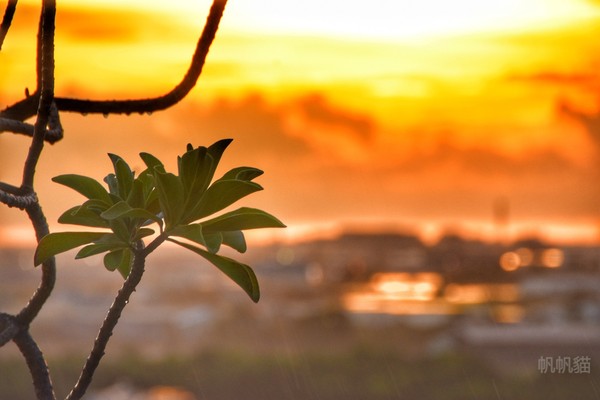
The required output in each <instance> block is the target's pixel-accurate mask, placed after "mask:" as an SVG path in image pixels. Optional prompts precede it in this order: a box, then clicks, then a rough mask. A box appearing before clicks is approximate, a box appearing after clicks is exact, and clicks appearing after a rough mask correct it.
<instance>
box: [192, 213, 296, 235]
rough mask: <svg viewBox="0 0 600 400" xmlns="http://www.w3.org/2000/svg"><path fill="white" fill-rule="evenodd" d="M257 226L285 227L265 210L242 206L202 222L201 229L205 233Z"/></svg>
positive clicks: (254, 227) (239, 229)
mask: <svg viewBox="0 0 600 400" xmlns="http://www.w3.org/2000/svg"><path fill="white" fill-rule="evenodd" d="M258 228H285V225H284V224H283V223H282V222H281V221H280V220H278V219H277V218H275V217H274V216H272V215H271V214H269V213H267V212H265V211H262V210H258V209H256V208H248V207H242V208H239V209H237V210H235V211H231V212H228V213H225V214H223V215H220V216H218V217H216V218H213V219H210V220H208V221H204V222H202V229H203V232H204V233H205V234H206V233H211V232H221V231H243V230H246V229H258Z"/></svg>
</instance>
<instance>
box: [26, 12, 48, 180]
mask: <svg viewBox="0 0 600 400" xmlns="http://www.w3.org/2000/svg"><path fill="white" fill-rule="evenodd" d="M55 22H56V2H55V0H44V2H43V6H42V15H41V18H40V31H41V32H39V33H38V54H39V55H41V60H40V62H39V63H40V64H41V77H40V78H39V81H40V84H41V86H40V88H41V93H40V101H39V105H38V110H37V120H36V121H35V125H34V130H33V139H32V140H31V146H30V147H29V153H28V154H27V159H26V160H25V167H24V168H23V183H22V185H21V187H23V188H24V189H26V188H30V189H31V191H33V178H34V175H35V168H36V166H37V163H38V160H39V158H40V154H41V152H42V149H43V148H44V136H45V134H46V127H47V126H48V121H49V119H50V113H51V109H52V102H53V101H54V30H55ZM40 48H41V50H39V49H40ZM39 73H40V71H38V74H39Z"/></svg>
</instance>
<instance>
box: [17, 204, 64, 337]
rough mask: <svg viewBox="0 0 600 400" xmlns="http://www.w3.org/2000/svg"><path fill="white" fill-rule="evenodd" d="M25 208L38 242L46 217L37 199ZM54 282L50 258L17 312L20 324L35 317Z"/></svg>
mask: <svg viewBox="0 0 600 400" xmlns="http://www.w3.org/2000/svg"><path fill="white" fill-rule="evenodd" d="M25 210H26V211H27V215H28V216H29V219H30V220H31V224H32V225H33V228H34V230H35V236H36V239H37V241H38V242H39V241H40V239H41V238H43V237H44V236H46V235H47V234H48V233H49V229H48V222H47V221H46V217H45V216H44V213H43V211H42V208H41V207H40V204H39V203H38V202H37V201H36V202H35V203H33V204H31V205H30V206H28V207H27V208H26V209H25ZM55 283H56V261H55V259H54V258H50V259H48V260H46V261H45V262H44V263H43V264H42V280H41V281H40V285H39V286H38V288H37V290H36V291H35V293H34V294H33V296H31V299H30V300H29V302H28V303H27V305H26V306H25V307H24V308H23V309H22V310H21V311H20V312H19V314H17V317H16V318H17V320H18V321H19V323H20V324H23V325H27V326H28V325H29V324H30V323H31V322H32V321H33V320H34V319H35V317H36V316H37V315H38V313H39V312H40V310H41V309H42V307H43V306H44V304H45V303H46V300H48V297H50V294H52V290H53V289H54V284H55Z"/></svg>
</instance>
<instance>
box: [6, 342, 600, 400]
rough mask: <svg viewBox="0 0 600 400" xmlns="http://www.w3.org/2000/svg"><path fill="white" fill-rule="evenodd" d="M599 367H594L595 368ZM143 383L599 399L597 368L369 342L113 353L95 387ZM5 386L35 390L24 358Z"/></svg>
mask: <svg viewBox="0 0 600 400" xmlns="http://www.w3.org/2000/svg"><path fill="white" fill-rule="evenodd" d="M49 363H50V367H51V368H52V370H53V371H54V383H55V387H56V391H57V395H59V397H60V396H62V395H64V394H66V392H67V390H69V383H70V382H72V381H73V379H74V378H75V377H76V374H77V373H78V369H79V368H80V364H81V360H80V359H78V358H75V357H64V358H54V359H50V361H49ZM592 372H593V371H592ZM123 379H126V383H128V384H131V385H133V386H135V387H138V388H140V389H148V388H151V387H153V386H157V385H161V386H162V385H168V386H175V387H179V388H183V389H186V390H188V391H190V392H192V393H194V394H195V395H196V396H197V398H198V399H219V400H228V399H232V400H233V399H236V400H237V399H240V398H244V399H246V400H253V399H256V400H269V399H277V400H280V399H320V400H334V399H335V400H338V399H349V400H353V399H356V400H358V399H371V400H384V399H385V400H387V399H444V400H453V399H456V400H465V399H511V400H518V399H523V400H535V399H540V400H542V399H544V400H546V399H561V400H562V399H567V398H577V399H580V400H585V399H598V393H599V391H600V378H599V377H598V376H597V375H593V374H581V375H574V374H571V375H560V374H546V375H543V374H541V373H538V372H537V371H534V373H532V374H529V375H521V376H517V375H507V374H499V373H498V372H497V371H492V370H490V369H489V368H488V367H486V366H484V365H483V364H481V363H480V362H479V361H476V360H474V359H472V358H470V357H468V356H465V355H458V354H447V355H443V356H436V357H431V358H413V357H407V356H405V355H402V354H400V353H399V352H395V351H390V350H389V349H388V350H387V351H386V350H384V349H380V348H375V347H372V346H366V345H356V346H355V347H353V348H351V349H349V350H348V351H337V352H307V353H302V354H298V353H296V354H291V353H288V354H285V352H283V353H282V352H277V353H274V352H268V353H257V352H254V353H253V352H249V351H245V350H226V349H220V350H217V349H215V350H209V351H203V352H201V353H197V354H193V355H188V356H171V357H166V358H163V359H158V360H149V359H144V358H143V357H140V356H138V355H136V354H133V353H130V354H129V355H121V356H119V357H118V358H112V359H107V360H106V364H105V367H104V368H102V369H100V370H99V371H98V374H97V376H96V379H95V381H94V384H93V385H92V390H98V389H100V388H103V387H108V386H110V385H113V384H116V383H119V382H123ZM0 392H1V393H3V394H4V395H5V396H7V397H6V398H10V399H14V400H21V399H22V400H25V399H30V398H31V397H32V395H33V392H32V388H31V383H30V382H29V376H28V374H27V373H26V369H25V366H24V363H23V361H22V360H21V359H18V358H15V359H1V360H0Z"/></svg>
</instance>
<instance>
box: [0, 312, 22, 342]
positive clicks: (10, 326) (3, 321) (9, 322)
mask: <svg viewBox="0 0 600 400" xmlns="http://www.w3.org/2000/svg"><path fill="white" fill-rule="evenodd" d="M17 333H19V327H18V325H17V321H16V319H15V317H13V316H12V315H9V314H5V313H0V347H2V346H4V345H5V344H6V343H8V342H10V341H11V340H12V339H13V338H14V337H15V335H16V334H17Z"/></svg>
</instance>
